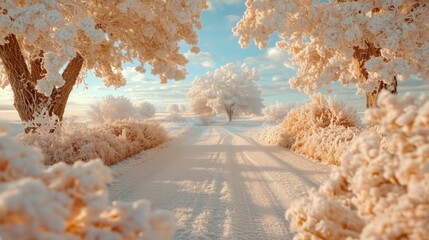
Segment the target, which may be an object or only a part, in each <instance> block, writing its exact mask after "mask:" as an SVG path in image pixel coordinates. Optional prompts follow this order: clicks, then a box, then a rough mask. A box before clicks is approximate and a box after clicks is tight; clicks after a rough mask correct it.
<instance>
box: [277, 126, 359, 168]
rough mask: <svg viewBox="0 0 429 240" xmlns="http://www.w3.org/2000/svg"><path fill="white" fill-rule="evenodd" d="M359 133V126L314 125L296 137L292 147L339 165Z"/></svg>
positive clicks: (317, 158) (302, 152) (307, 154)
mask: <svg viewBox="0 0 429 240" xmlns="http://www.w3.org/2000/svg"><path fill="white" fill-rule="evenodd" d="M359 133H360V130H359V129H357V128H354V127H344V126H342V125H329V126H327V127H324V128H321V127H313V128H311V129H310V130H308V131H306V132H303V133H301V135H299V136H298V137H296V138H295V141H294V142H293V144H292V145H291V146H290V149H291V150H293V151H295V152H296V153H300V154H304V155H306V156H309V157H311V158H313V159H316V160H320V161H323V162H328V163H330V164H337V165H338V164H339V163H340V158H341V156H342V155H343V153H344V152H345V151H346V150H347V148H348V147H349V146H350V143H351V142H352V140H353V139H355V138H356V137H357V136H358V135H359ZM283 134H284V135H287V134H285V133H283ZM283 142H284V140H283ZM279 145H280V146H282V145H281V144H279ZM286 147H287V146H286Z"/></svg>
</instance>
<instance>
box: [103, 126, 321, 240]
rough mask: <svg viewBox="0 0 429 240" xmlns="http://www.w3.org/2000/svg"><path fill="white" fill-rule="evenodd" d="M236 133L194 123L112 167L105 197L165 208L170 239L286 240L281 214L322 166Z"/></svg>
mask: <svg viewBox="0 0 429 240" xmlns="http://www.w3.org/2000/svg"><path fill="white" fill-rule="evenodd" d="M238 124H239V123H238ZM244 127H246V126H244ZM239 128H240V126H234V125H233V124H232V125H227V126H221V125H218V126H194V127H193V128H192V129H190V130H189V132H187V133H186V134H184V135H182V136H180V137H179V138H178V139H176V140H173V141H172V142H170V143H168V144H166V145H165V146H162V147H161V148H155V149H153V150H150V151H148V152H142V153H141V154H139V155H137V156H135V157H133V158H130V159H129V160H128V161H125V162H123V163H121V164H119V165H117V166H113V167H112V169H113V171H114V176H115V182H114V183H113V184H111V185H110V186H109V189H110V192H111V198H112V199H113V200H136V199H139V198H146V199H148V200H150V201H151V202H152V204H153V206H154V208H163V209H169V210H171V211H172V212H173V213H174V215H175V218H176V222H177V225H178V228H177V232H176V234H175V235H174V236H173V239H290V238H291V235H290V233H289V231H288V230H289V229H288V222H287V221H286V220H285V219H284V212H285V210H286V209H287V207H288V206H289V204H290V202H291V201H292V200H294V199H296V198H297V197H299V196H300V195H302V193H303V192H304V191H305V189H308V188H309V187H311V186H313V185H318V183H319V179H322V178H323V176H325V175H327V174H326V172H327V169H328V168H329V167H327V166H321V167H320V166H319V165H317V164H316V163H314V162H312V161H311V160H308V159H305V158H303V157H301V156H298V155H295V154H293V153H290V152H288V151H287V150H286V149H282V148H279V147H273V146H264V145H261V144H259V143H257V142H256V141H254V140H253V139H251V138H249V137H248V136H245V135H243V134H242V133H240V131H238V130H240V129H239ZM284 158H287V159H284ZM319 170H320V171H319ZM315 175H317V177H315ZM302 189H304V190H302Z"/></svg>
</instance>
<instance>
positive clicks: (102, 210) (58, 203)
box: [0, 132, 175, 240]
mask: <svg viewBox="0 0 429 240" xmlns="http://www.w3.org/2000/svg"><path fill="white" fill-rule="evenodd" d="M43 162H44V159H43V155H42V153H41V152H40V151H39V150H38V149H35V148H30V147H27V146H24V145H22V144H20V143H18V142H16V140H15V139H13V138H12V137H9V136H7V135H6V134H5V133H4V132H3V133H0V219H1V220H0V237H1V238H2V239H29V238H31V239H36V240H38V239H40V240H42V239H94V240H95V239H168V238H169V237H170V236H171V235H172V234H173V232H174V225H175V224H174V218H173V215H172V214H171V213H170V212H167V211H164V210H156V211H152V210H151V205H150V203H149V202H148V201H146V200H139V201H135V202H121V201H118V202H112V203H111V202H110V201H109V196H108V190H107V187H106V184H107V183H109V182H111V181H112V175H111V172H110V169H109V168H108V167H106V166H103V163H102V162H101V161H100V160H93V161H90V162H88V163H84V162H81V161H78V162H75V163H74V164H73V165H72V166H69V165H66V164H65V163H57V164H55V165H53V166H49V167H46V168H45V166H44V165H43Z"/></svg>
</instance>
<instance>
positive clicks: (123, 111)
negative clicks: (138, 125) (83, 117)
mask: <svg viewBox="0 0 429 240" xmlns="http://www.w3.org/2000/svg"><path fill="white" fill-rule="evenodd" d="M89 107H90V109H89V110H88V111H87V112H86V113H87V115H88V117H89V118H90V119H91V120H92V121H93V122H95V123H104V122H108V121H115V120H121V119H129V118H133V117H134V112H135V109H134V106H133V104H132V103H131V101H130V100H129V99H128V98H127V97H125V96H118V97H115V96H112V95H108V96H106V97H104V98H103V100H102V101H100V102H98V103H96V104H92V105H90V106H89Z"/></svg>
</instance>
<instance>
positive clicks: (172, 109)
mask: <svg viewBox="0 0 429 240" xmlns="http://www.w3.org/2000/svg"><path fill="white" fill-rule="evenodd" d="M166 111H167V112H168V113H179V112H180V109H179V105H177V104H175V103H172V104H168V105H167V109H166Z"/></svg>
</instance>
